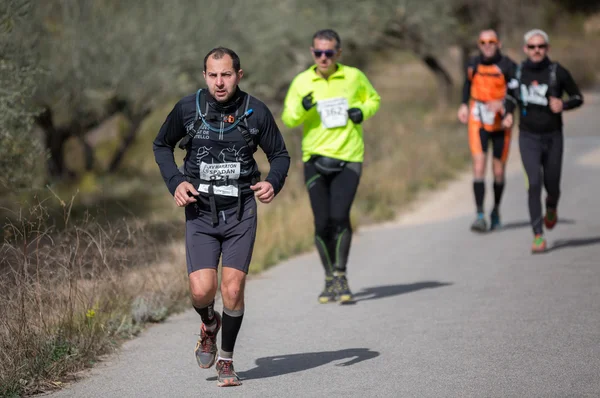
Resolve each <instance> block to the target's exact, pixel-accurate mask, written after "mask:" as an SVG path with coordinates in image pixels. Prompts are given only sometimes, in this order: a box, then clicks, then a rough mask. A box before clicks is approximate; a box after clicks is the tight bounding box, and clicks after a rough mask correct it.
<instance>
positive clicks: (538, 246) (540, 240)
mask: <svg viewBox="0 0 600 398" xmlns="http://www.w3.org/2000/svg"><path fill="white" fill-rule="evenodd" d="M545 251H546V238H544V235H542V234H538V235H536V236H535V237H534V238H533V244H532V245H531V253H533V254H536V253H543V252H545Z"/></svg>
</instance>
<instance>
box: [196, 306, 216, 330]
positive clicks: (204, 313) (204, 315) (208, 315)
mask: <svg viewBox="0 0 600 398" xmlns="http://www.w3.org/2000/svg"><path fill="white" fill-rule="evenodd" d="M194 309H195V310H196V312H197V313H198V314H199V315H200V318H201V319H202V323H203V324H205V325H210V324H211V323H213V321H214V320H215V300H213V301H211V302H210V304H209V305H207V306H206V307H204V308H198V307H196V306H194Z"/></svg>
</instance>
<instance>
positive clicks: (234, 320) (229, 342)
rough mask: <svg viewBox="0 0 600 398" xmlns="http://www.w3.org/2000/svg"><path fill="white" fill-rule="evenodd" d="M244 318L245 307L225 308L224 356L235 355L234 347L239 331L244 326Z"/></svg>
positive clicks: (222, 349)
mask: <svg viewBox="0 0 600 398" xmlns="http://www.w3.org/2000/svg"><path fill="white" fill-rule="evenodd" d="M243 318H244V309H241V310H237V311H234V310H230V309H227V308H223V326H222V329H221V330H222V333H223V334H222V335H221V353H220V356H221V357H222V358H231V357H233V349H234V347H235V341H236V340H237V335H238V332H239V331H240V328H241V327H242V319H243Z"/></svg>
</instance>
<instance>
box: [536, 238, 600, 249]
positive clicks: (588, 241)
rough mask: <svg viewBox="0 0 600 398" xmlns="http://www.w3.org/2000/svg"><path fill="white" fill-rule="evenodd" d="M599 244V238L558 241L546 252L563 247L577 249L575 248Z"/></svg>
mask: <svg viewBox="0 0 600 398" xmlns="http://www.w3.org/2000/svg"><path fill="white" fill-rule="evenodd" d="M597 244H600V236H594V237H591V238H579V239H558V240H556V241H555V242H554V243H553V244H552V246H550V247H549V248H548V250H547V251H554V250H558V249H562V248H565V247H577V246H588V245H597Z"/></svg>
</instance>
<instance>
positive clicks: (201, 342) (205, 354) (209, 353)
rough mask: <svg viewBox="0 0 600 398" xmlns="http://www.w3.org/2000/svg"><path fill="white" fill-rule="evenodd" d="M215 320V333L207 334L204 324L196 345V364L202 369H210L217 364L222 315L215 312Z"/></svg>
mask: <svg viewBox="0 0 600 398" xmlns="http://www.w3.org/2000/svg"><path fill="white" fill-rule="evenodd" d="M215 319H216V320H217V327H216V328H215V331H214V332H212V333H211V332H207V331H206V327H205V326H204V324H202V326H200V338H199V339H198V342H197V343H196V348H195V349H194V354H195V355H196V362H198V366H200V367H201V368H202V369H208V368H210V367H211V366H213V364H214V363H215V359H216V358H217V351H218V349H217V334H218V333H219V329H221V315H220V314H219V313H218V312H215Z"/></svg>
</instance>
